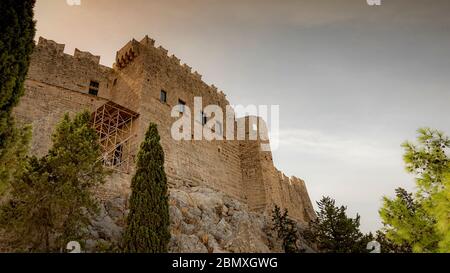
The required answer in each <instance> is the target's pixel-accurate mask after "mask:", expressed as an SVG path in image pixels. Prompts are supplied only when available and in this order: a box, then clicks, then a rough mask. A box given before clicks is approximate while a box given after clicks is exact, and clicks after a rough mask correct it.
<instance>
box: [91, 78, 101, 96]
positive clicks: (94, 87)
mask: <svg viewBox="0 0 450 273" xmlns="http://www.w3.org/2000/svg"><path fill="white" fill-rule="evenodd" d="M99 88H100V83H99V82H96V81H91V83H90V84H89V94H90V95H93V96H98V90H99Z"/></svg>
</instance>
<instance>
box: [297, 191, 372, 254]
mask: <svg viewBox="0 0 450 273" xmlns="http://www.w3.org/2000/svg"><path fill="white" fill-rule="evenodd" d="M317 204H318V206H319V211H318V212H317V218H316V219H315V220H313V221H311V222H310V225H309V229H308V230H307V231H306V232H305V234H304V235H305V238H307V239H308V240H309V241H310V242H311V243H314V244H316V245H317V247H318V248H319V249H320V250H321V251H323V252H331V253H361V252H367V250H366V246H367V243H368V241H369V240H370V236H364V235H363V234H362V233H361V231H360V230H359V225H360V216H359V215H357V216H356V218H355V219H353V218H350V217H348V216H347V213H346V210H347V208H346V207H345V206H341V207H338V206H336V201H335V200H334V199H332V198H330V197H323V198H322V200H320V201H319V202H317Z"/></svg>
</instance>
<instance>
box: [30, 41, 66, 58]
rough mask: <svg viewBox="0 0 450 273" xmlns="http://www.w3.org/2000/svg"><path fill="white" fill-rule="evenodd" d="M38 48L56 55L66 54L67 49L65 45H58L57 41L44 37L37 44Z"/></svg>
mask: <svg viewBox="0 0 450 273" xmlns="http://www.w3.org/2000/svg"><path fill="white" fill-rule="evenodd" d="M37 47H38V48H39V49H44V50H48V51H53V52H54V53H56V54H61V55H62V54H64V48H65V47H66V45H65V44H58V43H57V42H55V41H52V40H47V39H45V38H43V37H39V41H38V44H37Z"/></svg>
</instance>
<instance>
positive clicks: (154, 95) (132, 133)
mask: <svg viewBox="0 0 450 273" xmlns="http://www.w3.org/2000/svg"><path fill="white" fill-rule="evenodd" d="M99 62H100V57H99V56H96V55H93V54H91V53H89V52H82V51H80V50H78V49H77V50H75V53H74V55H68V54H65V53H64V45H62V44H58V43H55V42H53V41H49V40H46V39H43V38H40V40H39V43H38V45H37V47H36V50H35V52H34V54H33V56H32V59H31V66H30V69H29V75H28V79H27V81H26V92H25V96H24V97H23V98H22V100H21V102H20V105H19V106H18V107H17V108H16V109H15V114H16V116H17V117H18V119H19V120H21V121H22V122H26V123H32V124H33V127H34V134H33V149H32V152H33V153H34V154H38V155H43V154H45V152H46V151H47V150H48V148H49V146H50V135H51V132H52V130H53V129H54V127H55V125H56V123H57V122H58V121H59V119H60V118H61V117H62V115H63V114H64V113H65V112H71V113H75V112H79V111H81V110H83V109H88V110H89V111H91V112H93V113H94V112H96V113H97V112H98V111H96V110H97V109H99V108H100V107H102V106H104V105H106V104H108V105H109V108H108V109H110V110H109V111H113V110H114V109H116V110H117V113H119V114H117V113H116V112H114V113H112V112H111V113H108V114H110V115H113V114H114V115H115V114H117V115H118V119H119V118H125V119H126V118H127V115H128V114H127V113H131V112H132V113H134V114H132V118H129V120H130V121H132V124H130V125H129V126H128V125H127V126H128V127H127V130H128V131H125V130H122V128H120V129H121V130H122V131H123V132H129V136H127V135H124V134H125V133H123V132H122V133H121V136H120V138H121V140H120V141H121V142H118V143H117V149H119V148H120V150H117V149H116V151H114V150H113V153H112V156H113V158H112V160H111V161H109V162H110V163H111V162H112V163H111V164H113V165H114V164H116V163H117V164H123V162H125V160H124V158H123V157H124V156H125V153H127V154H126V156H127V158H135V156H136V153H137V150H138V147H139V143H140V142H141V141H142V140H143V137H144V134H145V131H146V129H147V127H148V124H149V123H150V122H154V123H156V124H157V125H158V128H159V131H160V135H161V143H162V146H163V149H164V152H165V158H166V162H165V167H166V173H167V175H168V180H169V183H170V186H171V187H183V186H184V187H189V186H196V185H205V186H208V187H212V188H214V189H216V190H220V191H222V192H224V193H226V194H228V195H230V196H232V197H234V198H236V199H238V200H240V201H243V202H245V203H247V204H248V205H249V207H250V208H251V209H252V210H255V211H261V212H266V211H268V210H270V209H272V208H273V205H275V204H276V205H279V206H280V207H282V208H287V209H289V211H290V214H291V215H292V216H293V217H294V218H295V219H297V220H301V221H308V220H309V219H311V218H313V217H314V212H313V210H312V205H311V202H310V200H309V197H308V193H307V190H306V186H305V183H304V182H303V181H302V180H300V179H297V178H287V177H286V176H284V175H283V174H282V173H281V172H279V171H278V170H277V169H276V168H275V167H274V164H273V160H272V154H271V153H270V152H264V151H262V150H261V143H262V141H261V140H250V139H246V140H239V141H238V140H234V139H233V140H231V139H226V138H225V139H224V140H214V141H206V140H198V141H196V140H185V141H176V140H174V139H173V138H172V135H171V127H172V124H173V123H174V121H176V120H177V118H174V117H172V116H171V111H172V109H173V108H174V107H175V106H177V105H180V104H184V105H186V106H189V108H190V109H194V98H195V97H201V98H202V100H203V107H205V106H207V105H219V106H220V107H221V108H222V109H223V112H224V113H225V112H226V109H225V108H226V106H228V105H229V102H228V101H227V99H226V96H225V94H224V93H223V92H222V91H219V90H218V89H217V87H215V86H214V85H211V86H210V85H208V84H206V83H204V82H203V81H202V76H201V75H200V74H199V73H197V72H195V71H194V72H192V68H191V67H189V66H188V65H186V64H181V62H180V59H178V58H177V57H176V56H174V55H171V56H169V54H168V51H167V50H166V49H164V48H163V47H161V46H159V47H156V46H155V41H154V40H152V39H150V38H149V37H145V38H144V39H142V40H141V41H137V40H134V39H133V40H131V41H130V42H129V43H127V44H126V45H125V46H124V47H123V48H122V49H120V50H119V51H118V52H117V55H116V63H115V64H114V65H113V68H108V67H105V66H102V65H100V64H99ZM105 109H106V108H105ZM111 109H113V110H111ZM116 110H114V111H116ZM121 111H124V113H125V114H123V115H124V116H121V114H120V112H121ZM192 114H193V115H195V113H192ZM114 117H115V116H114ZM249 120H251V119H249V118H247V121H248V122H247V123H250V122H249ZM256 120H258V119H256ZM202 122H203V121H202V118H201V117H200V118H198V117H194V120H193V124H192V125H193V126H194V124H195V123H197V125H198V123H200V125H201V126H202ZM221 125H222V126H223V127H224V128H223V129H222V130H223V132H225V131H226V129H227V128H226V126H233V127H234V128H236V127H237V123H233V124H231V125H229V124H225V123H223V124H221ZM121 126H123V125H121ZM250 128H252V126H251V125H250V124H248V126H247V131H246V134H247V135H248V134H250V131H249V130H250ZM125 146H127V147H129V146H130V147H131V146H132V147H134V148H129V149H128V150H126V152H125V151H124V147H125ZM118 151H119V152H120V158H115V156H116V154H117V153H118ZM105 156H106V154H105ZM110 167H114V166H110ZM121 167H122V166H121ZM122 169H123V168H122ZM132 173H133V169H132V168H131V169H129V170H128V172H127V173H122V174H115V175H113V176H112V177H111V178H110V179H109V181H108V183H107V185H106V186H105V190H103V191H101V195H102V196H103V197H104V198H114V196H117V195H128V194H129V184H128V186H127V183H129V182H130V179H131V175H132Z"/></svg>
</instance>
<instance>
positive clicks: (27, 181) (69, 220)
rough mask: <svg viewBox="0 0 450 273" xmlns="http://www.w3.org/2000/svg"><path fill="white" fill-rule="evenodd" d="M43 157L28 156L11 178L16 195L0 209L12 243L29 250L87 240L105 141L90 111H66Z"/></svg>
mask: <svg viewBox="0 0 450 273" xmlns="http://www.w3.org/2000/svg"><path fill="white" fill-rule="evenodd" d="M52 139H53V147H52V148H51V149H50V151H49V152H48V154H47V155H46V156H44V157H42V158H36V157H32V158H30V159H29V160H27V164H26V169H25V171H24V173H23V175H21V176H20V177H18V178H17V179H16V180H15V181H14V183H12V191H11V200H10V201H9V202H8V203H7V204H5V205H4V206H3V207H2V208H1V211H0V216H1V217H0V223H1V224H2V225H1V226H0V227H2V228H3V229H4V231H5V232H6V233H7V234H8V238H10V239H11V242H10V243H11V245H12V246H13V247H14V248H15V249H23V250H24V251H37V252H42V251H45V252H51V251H60V250H61V249H64V247H65V245H66V244H67V243H68V242H69V241H72V240H77V241H80V242H82V241H83V238H84V236H83V235H84V232H85V231H86V227H87V226H88V225H89V223H90V219H91V218H92V217H91V216H92V215H95V214H96V213H97V203H96V200H95V199H94V196H93V192H92V190H93V189H94V188H95V186H97V185H100V184H101V183H103V181H104V179H105V176H106V174H107V172H106V171H104V169H103V165H102V162H101V160H99V158H100V156H101V152H100V146H99V144H98V138H97V134H96V132H95V130H94V129H93V128H92V127H91V125H90V114H89V112H83V113H80V114H78V115H76V116H75V117H74V118H73V119H71V118H70V117H69V115H67V114H66V115H65V116H64V118H63V119H62V121H61V122H60V123H59V124H58V126H57V128H56V131H55V133H54V134H53V138H52Z"/></svg>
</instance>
